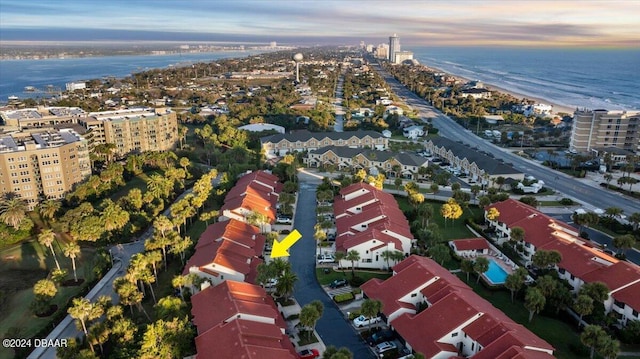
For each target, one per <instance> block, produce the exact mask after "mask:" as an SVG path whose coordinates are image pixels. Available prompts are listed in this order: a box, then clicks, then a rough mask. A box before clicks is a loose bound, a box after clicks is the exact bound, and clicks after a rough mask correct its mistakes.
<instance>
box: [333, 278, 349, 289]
mask: <svg viewBox="0 0 640 359" xmlns="http://www.w3.org/2000/svg"><path fill="white" fill-rule="evenodd" d="M345 285H347V280H346V279H336V280H334V281H333V282H331V283H330V284H329V287H330V288H340V287H344V286H345Z"/></svg>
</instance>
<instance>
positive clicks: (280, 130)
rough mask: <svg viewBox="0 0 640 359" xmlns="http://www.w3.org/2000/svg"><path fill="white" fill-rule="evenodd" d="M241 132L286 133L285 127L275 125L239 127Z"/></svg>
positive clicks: (254, 124)
mask: <svg viewBox="0 0 640 359" xmlns="http://www.w3.org/2000/svg"><path fill="white" fill-rule="evenodd" d="M238 129H239V130H245V131H249V132H262V131H276V132H278V133H284V132H285V131H284V127H282V126H278V125H273V124H270V123H252V124H249V125H244V126H240V127H238Z"/></svg>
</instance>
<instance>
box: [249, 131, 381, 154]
mask: <svg viewBox="0 0 640 359" xmlns="http://www.w3.org/2000/svg"><path fill="white" fill-rule="evenodd" d="M260 143H261V144H262V149H263V150H264V153H265V155H266V156H267V158H273V157H278V156H284V155H286V154H287V153H293V152H302V151H313V150H317V149H318V148H321V147H326V146H338V147H343V146H344V147H350V148H371V149H375V150H386V149H387V148H388V147H389V139H388V138H386V137H384V136H382V134H381V133H379V132H375V131H365V130H358V131H348V132H309V131H306V130H300V131H295V132H290V133H284V134H283V133H278V134H275V135H271V136H266V137H262V138H261V139H260Z"/></svg>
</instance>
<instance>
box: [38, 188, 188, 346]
mask: <svg viewBox="0 0 640 359" xmlns="http://www.w3.org/2000/svg"><path fill="white" fill-rule="evenodd" d="M191 190H192V189H191V188H190V189H188V190H186V191H184V192H183V193H182V194H181V195H180V196H178V198H176V199H175V200H174V203H175V202H177V201H179V200H180V199H182V198H183V197H184V196H186V195H187V194H189V193H191ZM170 207H171V206H170V205H169V206H167V209H166V210H165V211H164V212H163V214H164V215H165V216H167V215H169V211H170V210H169V208H170ZM152 234H153V226H149V228H148V229H147V230H146V231H145V232H144V233H143V234H142V235H141V236H140V237H138V239H137V240H136V241H135V242H130V243H124V244H117V245H115V246H113V247H111V248H109V252H110V253H111V256H112V258H113V263H114V265H113V267H112V268H111V270H109V272H107V274H106V275H105V276H104V277H103V278H102V279H101V280H100V281H99V282H98V283H97V284H96V285H95V286H94V287H93V288H92V289H91V291H89V293H88V294H87V295H86V296H85V298H87V299H89V300H90V301H91V302H95V300H96V299H97V298H98V297H100V296H103V295H106V296H109V297H111V298H112V302H113V303H114V304H116V303H118V299H119V298H118V295H117V294H116V293H115V291H114V290H113V280H114V279H115V278H116V277H119V276H120V275H122V274H123V273H124V270H125V269H126V268H127V267H129V261H130V259H131V257H132V256H133V255H134V254H137V253H141V252H143V251H144V241H145V240H146V239H147V238H149V237H151V235H152ZM82 336H84V333H83V332H82V331H80V330H78V329H77V328H76V325H75V321H74V319H73V318H71V316H70V315H67V316H66V317H65V318H64V319H63V320H62V321H61V322H60V324H58V326H57V327H55V328H54V329H53V330H52V331H51V333H49V335H47V338H46V339H47V342H51V341H54V340H56V339H67V338H77V337H82ZM56 349H57V348H55V347H47V348H44V347H38V348H36V349H35V350H34V351H33V352H31V354H29V356H28V357H27V359H56V357H57V356H56Z"/></svg>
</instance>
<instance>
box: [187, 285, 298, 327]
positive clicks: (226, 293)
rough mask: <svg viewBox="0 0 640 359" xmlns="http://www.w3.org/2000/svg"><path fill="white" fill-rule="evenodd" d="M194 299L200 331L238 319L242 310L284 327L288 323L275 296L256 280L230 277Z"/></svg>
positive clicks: (245, 313) (194, 319) (194, 308)
mask: <svg viewBox="0 0 640 359" xmlns="http://www.w3.org/2000/svg"><path fill="white" fill-rule="evenodd" d="M191 303H192V308H191V314H193V317H194V318H193V322H194V324H195V325H196V326H197V327H198V332H199V333H204V332H206V331H207V330H209V329H211V328H212V327H214V326H216V325H218V324H220V323H224V322H227V321H230V320H235V319H236V316H237V315H241V314H243V315H245V316H246V315H251V316H256V317H261V318H266V319H267V320H272V321H273V323H274V324H279V327H280V328H285V325H286V324H285V323H284V320H283V319H282V317H281V316H280V313H278V309H277V307H276V305H275V303H274V301H273V299H271V296H270V295H268V294H267V293H266V292H265V290H264V289H263V288H261V287H260V286H257V285H254V284H249V283H244V282H236V281H230V280H227V281H224V282H222V283H221V284H219V285H217V286H215V287H207V288H206V289H204V290H203V291H200V292H198V293H196V294H195V295H193V296H192V297H191ZM214 309H215V310H214ZM278 319H280V320H279V321H278Z"/></svg>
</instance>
